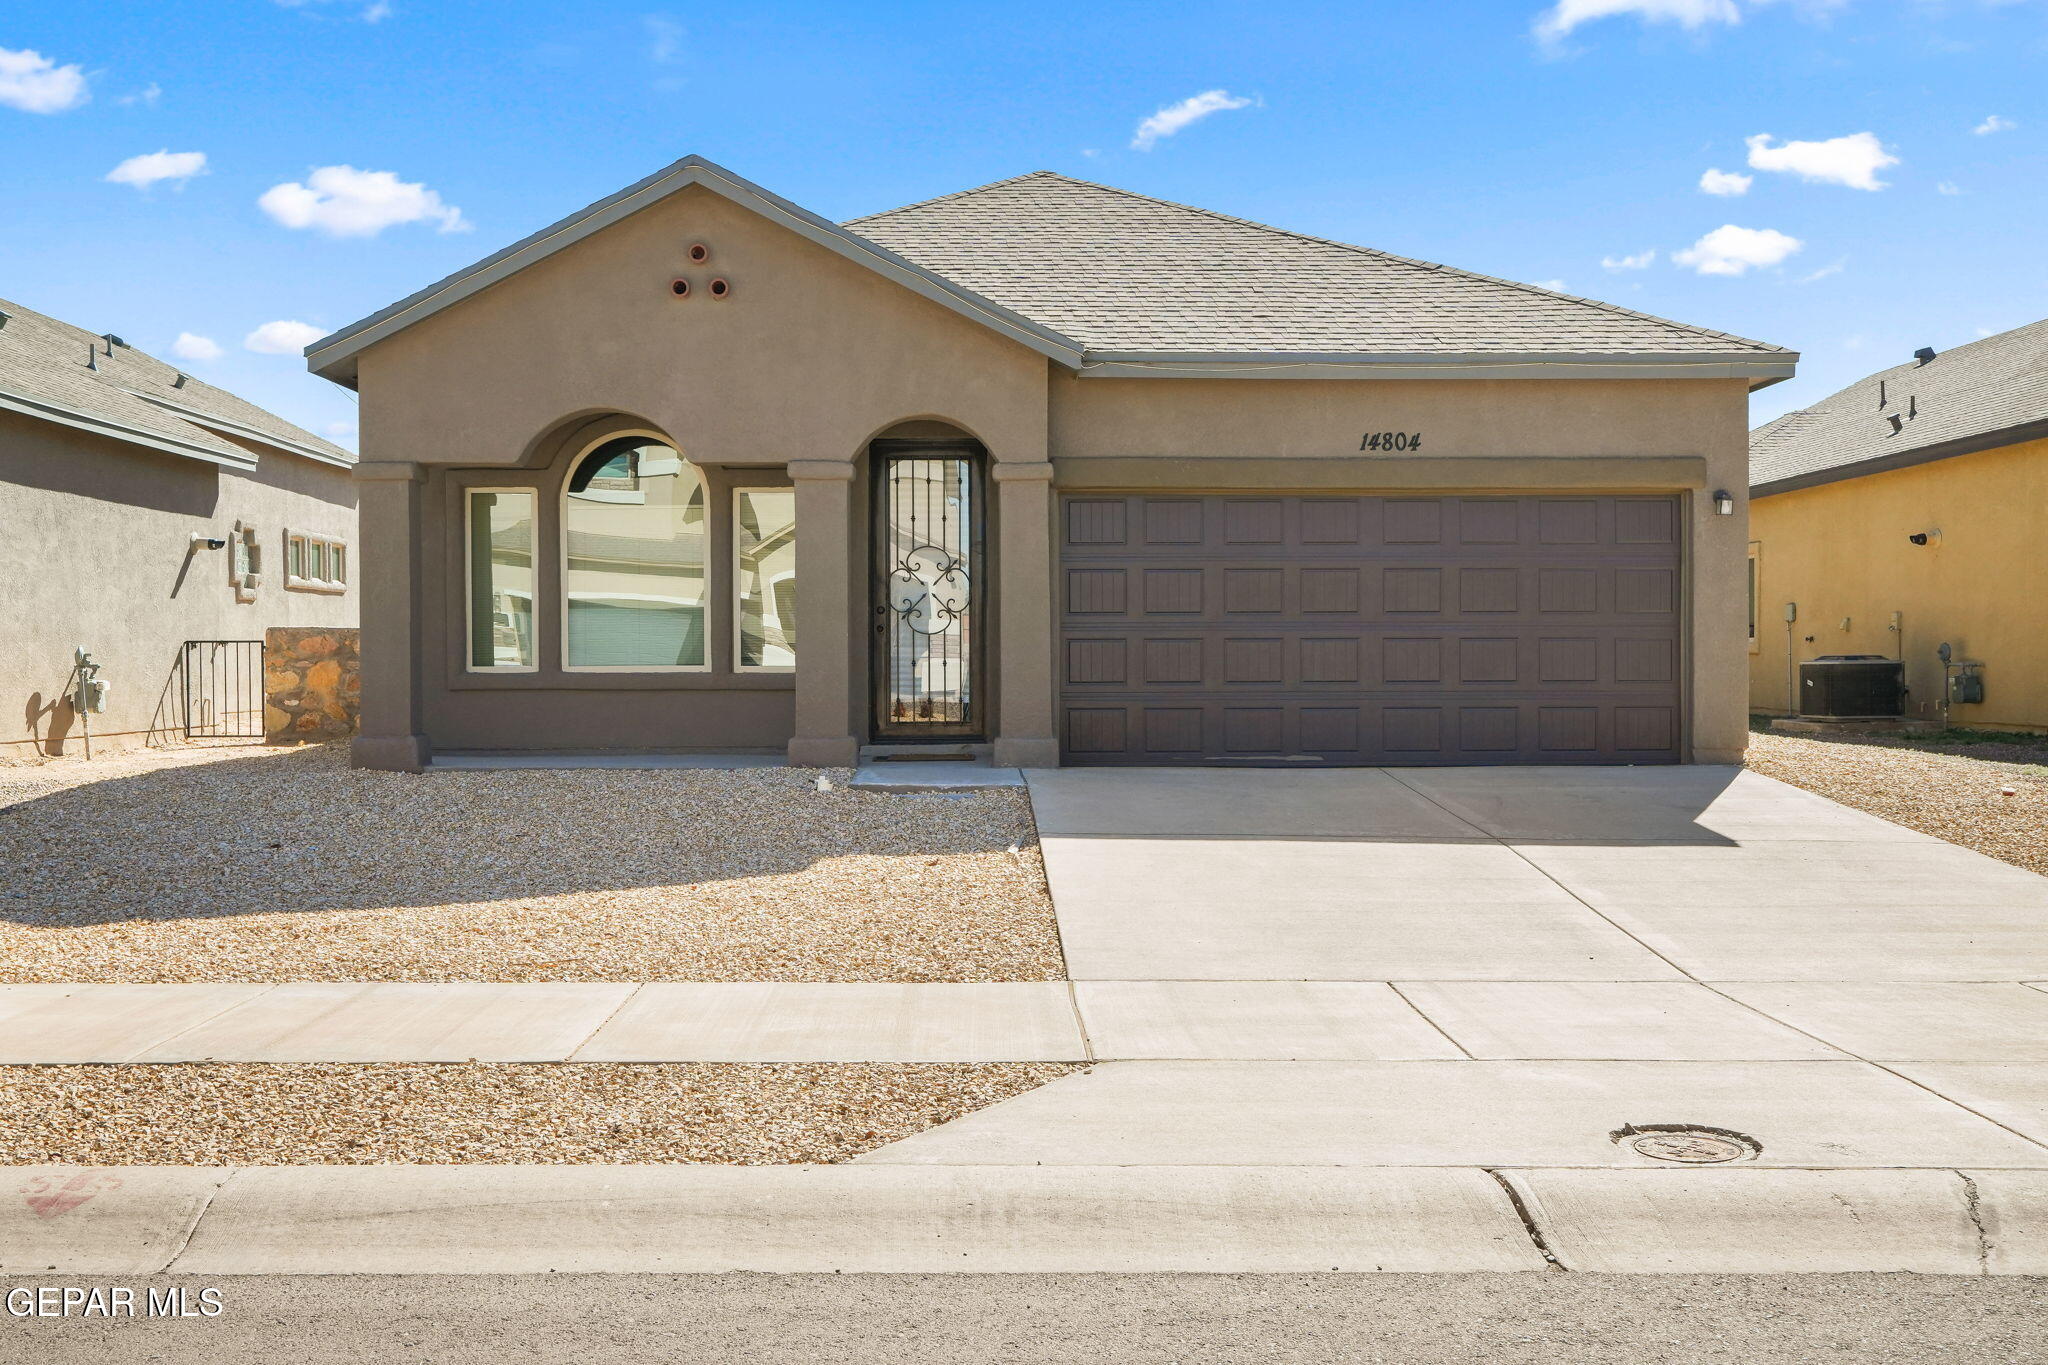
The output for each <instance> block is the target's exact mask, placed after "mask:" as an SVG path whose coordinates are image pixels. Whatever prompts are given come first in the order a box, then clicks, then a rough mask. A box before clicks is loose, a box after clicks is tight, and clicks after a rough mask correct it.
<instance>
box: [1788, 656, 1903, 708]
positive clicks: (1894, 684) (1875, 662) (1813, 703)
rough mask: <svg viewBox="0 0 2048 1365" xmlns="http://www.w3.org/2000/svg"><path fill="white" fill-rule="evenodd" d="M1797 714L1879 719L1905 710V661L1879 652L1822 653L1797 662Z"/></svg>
mask: <svg viewBox="0 0 2048 1365" xmlns="http://www.w3.org/2000/svg"><path fill="white" fill-rule="evenodd" d="M1799 714H1800V715H1802V716H1827V717H1830V718H1832V719H1835V720H1852V719H1853V720H1882V719H1887V718H1891V717H1897V716H1903V715H1905V714H1906V665H1905V662H1904V661H1903V660H1901V659H1887V658H1885V657H1884V655H1882V654H1824V655H1822V656H1821V657H1820V658H1818V659H1812V660H1809V661H1807V662H1806V663H1803V664H1801V665H1799Z"/></svg>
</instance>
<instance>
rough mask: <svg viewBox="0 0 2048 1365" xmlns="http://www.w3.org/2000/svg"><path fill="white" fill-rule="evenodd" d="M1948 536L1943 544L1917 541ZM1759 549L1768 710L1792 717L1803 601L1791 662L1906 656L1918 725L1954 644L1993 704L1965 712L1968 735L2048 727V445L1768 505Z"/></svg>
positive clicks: (1757, 693)
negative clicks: (1974, 667)
mask: <svg viewBox="0 0 2048 1365" xmlns="http://www.w3.org/2000/svg"><path fill="white" fill-rule="evenodd" d="M1933 530H1939V531H1940V532H1941V538H1940V541H1939V543H1938V544H1930V545H1927V546H1917V545H1914V544H1912V543H1911V542H1909V541H1908V540H1907V539H1906V537H1907V536H1909V535H1912V534H1915V533H1917V532H1921V531H1933ZM1750 536H1751V539H1752V540H1754V541H1755V542H1756V552H1757V565H1758V605H1757V617H1758V620H1757V640H1756V651H1755V653H1753V654H1752V655H1751V656H1750V673H1749V682H1750V692H1749V695H1750V702H1751V705H1753V706H1754V707H1755V708H1756V709H1757V710H1759V711H1764V712H1771V713H1775V714H1783V713H1784V712H1785V711H1786V682H1787V674H1788V671H1790V670H1788V668H1787V639H1786V637H1787V631H1786V628H1785V612H1784V609H1785V604H1786V603H1787V602H1796V603H1797V604H1798V607H1799V619H1798V620H1797V621H1796V622H1794V623H1793V628H1792V630H1791V632H1790V635H1791V641H1790V645H1791V651H1790V657H1791V659H1792V660H1794V661H1803V660H1806V659H1813V658H1818V657H1819V656H1820V655H1823V654H1883V655H1888V656H1890V657H1892V658H1903V659H1904V660H1905V661H1906V686H1907V687H1908V688H1910V689H1911V696H1910V698H1909V699H1908V703H1907V705H1908V708H1909V711H1910V712H1911V713H1912V714H1915V715H1919V716H1926V717H1935V716H1938V715H1939V714H1940V710H1939V702H1940V698H1941V687H1942V683H1941V663H1940V660H1939V659H1938V658H1937V656H1936V654H1935V649H1936V647H1937V646H1938V645H1940V644H1941V643H1943V642H1944V641H1946V642H1947V643H1948V644H1950V645H1951V646H1953V647H1954V652H1955V657H1956V658H1959V659H1980V660H1982V661H1983V662H1984V668H1983V669H1982V670H1981V672H1982V676H1983V679H1984V701H1983V702H1982V703H1981V704H1979V705H1967V706H1965V705H1958V706H1955V707H1953V708H1952V714H1951V722H1952V723H1953V724H1956V725H1964V726H1986V727H1991V728H1997V727H2002V726H2009V727H2021V728H2029V729H2048V630H2044V629H2043V628H2042V625H2041V612H2042V603H2043V602H2048V553H2044V550H2043V546H2044V544H2048V441H2030V442H2026V443H2024V444H2021V445H2013V446H2005V447H2003V448H2001V449H1997V450H1986V451H1979V452H1977V453H1976V454H1973V455H1959V456H1956V457H1954V458H1952V459H1946V460H1937V461H1935V462H1933V463H1931V464H1923V465H1915V466H1913V467H1911V468H1908V469H1897V470H1892V471H1889V472H1887V473H1882V474H1866V475H1864V476H1863V477H1861V478H1856V479H1844V480H1842V481H1840V482H1838V483H1830V484H1822V485H1820V486H1819V487H1817V488H1806V489H1800V490H1798V491H1796V492H1791V493H1775V494H1772V495H1770V496H1768V497H1763V498H1759V499H1757V501H1756V502H1755V503H1754V504H1753V506H1752V510H1751V514H1750ZM1893 612H1897V613H1899V627H1900V628H1899V629H1898V630H1897V631H1894V630H1892V629H1891V624H1892V613H1893ZM1808 636H1811V637H1813V638H1812V639H1811V640H1809V639H1808V638H1807V637H1808Z"/></svg>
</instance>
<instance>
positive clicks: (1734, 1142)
mask: <svg viewBox="0 0 2048 1365" xmlns="http://www.w3.org/2000/svg"><path fill="white" fill-rule="evenodd" d="M1628 1145H1629V1146H1630V1147H1632V1148H1634V1149H1635V1150H1636V1151H1637V1152H1638V1153H1640V1154H1641V1155H1643V1156H1646V1157H1649V1158H1650V1159H1651V1160H1653V1161H1678V1162H1683V1163H1684V1164H1686V1165H1688V1166H1712V1165H1715V1164H1717V1163H1719V1162H1723V1161H1740V1160H1742V1159H1743V1158H1745V1157H1752V1156H1755V1155H1756V1154H1757V1151H1758V1148H1757V1145H1756V1144H1755V1143H1753V1142H1751V1141H1749V1140H1747V1139H1745V1138H1743V1137H1741V1136H1739V1135H1737V1134H1733V1133H1714V1132H1703V1131H1701V1130H1699V1129H1697V1128H1691V1129H1681V1128H1667V1129H1661V1130H1647V1131H1645V1130H1638V1131H1637V1132H1636V1133H1635V1134H1634V1135H1633V1136H1631V1137H1630V1138H1629V1139H1628Z"/></svg>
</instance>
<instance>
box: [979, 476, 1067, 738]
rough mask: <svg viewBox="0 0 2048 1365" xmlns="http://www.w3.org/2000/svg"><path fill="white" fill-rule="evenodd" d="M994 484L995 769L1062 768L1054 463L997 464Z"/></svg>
mask: <svg viewBox="0 0 2048 1365" xmlns="http://www.w3.org/2000/svg"><path fill="white" fill-rule="evenodd" d="M989 472H990V474H991V476H992V477H993V478H994V479H995V483H996V498H997V503H996V524H997V533H996V539H997V544H996V597H997V605H998V608H999V610H1000V612H1001V617H1002V619H1001V621H1000V623H999V629H998V630H997V632H996V639H997V641H998V642H999V644H998V648H999V650H1000V652H1001V654H1002V658H1001V660H999V661H998V663H997V690H998V704H999V706H1000V708H1001V709H1000V714H999V715H998V717H997V725H996V735H995V753H994V755H993V757H994V761H995V763H996V766H998V767H1002V768H1057V767H1058V766H1059V763H1060V742H1059V739H1058V738H1057V736H1056V735H1055V733H1054V729H1053V692H1054V682H1053V665H1054V658H1053V629H1052V621H1053V603H1054V602H1055V600H1056V599H1057V595H1058V591H1059V589H1058V585H1057V584H1056V583H1055V582H1054V581H1053V566H1052V544H1053V495H1052V462H1051V461H1050V460H1026V461H1006V460H998V461H996V462H995V463H994V464H993V465H991V466H990V470H989Z"/></svg>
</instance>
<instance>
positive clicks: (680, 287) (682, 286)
mask: <svg viewBox="0 0 2048 1365" xmlns="http://www.w3.org/2000/svg"><path fill="white" fill-rule="evenodd" d="M668 292H669V293H671V294H674V295H675V296H676V297H677V298H679V299H682V298H688V297H689V295H690V282H689V281H688V280H670V281H669V282H668Z"/></svg>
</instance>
